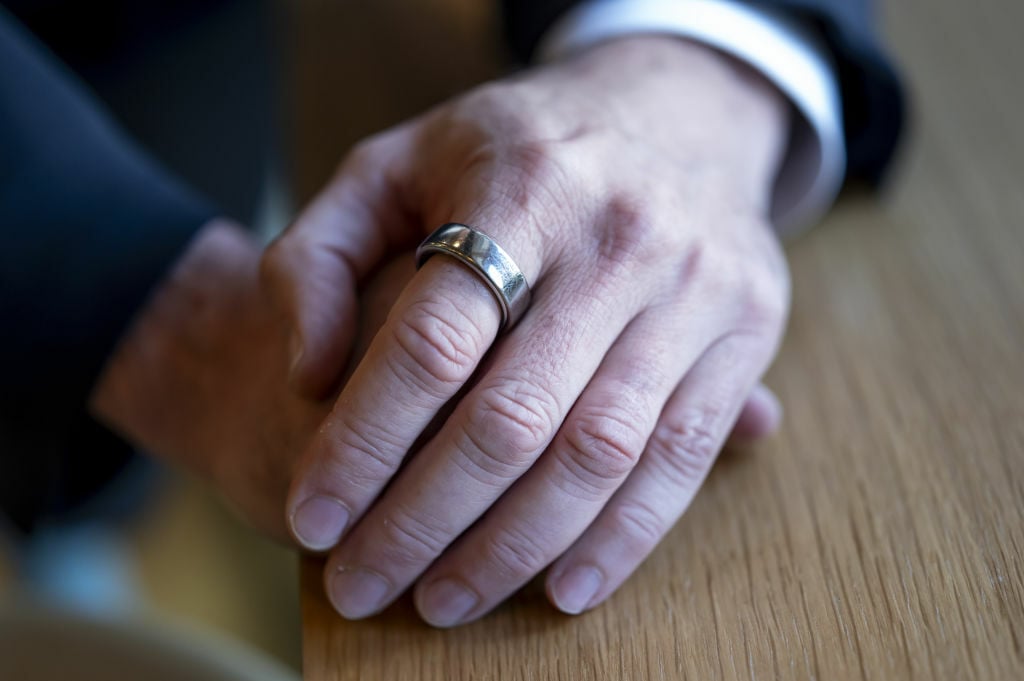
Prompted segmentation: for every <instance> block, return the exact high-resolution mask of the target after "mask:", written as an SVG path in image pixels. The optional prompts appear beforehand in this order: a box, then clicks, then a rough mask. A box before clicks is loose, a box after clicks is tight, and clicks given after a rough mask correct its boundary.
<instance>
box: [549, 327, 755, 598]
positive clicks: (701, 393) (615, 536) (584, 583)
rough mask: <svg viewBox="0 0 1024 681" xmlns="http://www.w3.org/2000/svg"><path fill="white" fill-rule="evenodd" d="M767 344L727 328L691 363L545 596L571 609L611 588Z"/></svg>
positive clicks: (697, 461) (557, 567) (660, 518)
mask: <svg viewBox="0 0 1024 681" xmlns="http://www.w3.org/2000/svg"><path fill="white" fill-rule="evenodd" d="M772 349H773V348H772V344H771V343H770V342H768V341H763V340H759V339H755V338H754V337H752V336H729V337H726V338H723V339H722V340H720V341H718V342H717V343H716V344H714V345H713V346H711V347H710V348H709V349H708V350H707V351H706V352H705V353H704V355H703V356H702V357H701V358H700V360H699V361H698V362H697V364H695V365H694V367H693V368H692V369H691V370H690V372H689V373H688V374H687V375H686V377H685V378H684V379H683V381H682V382H681V383H680V384H679V386H678V387H677V388H676V391H675V393H674V394H673V395H672V397H671V398H670V399H669V401H668V403H667V404H666V405H665V408H664V410H663V411H662V414H661V417H660V419H659V421H658V425H657V427H656V428H655V431H654V433H653V434H652V435H651V438H650V440H649V441H648V443H647V449H646V451H645V452H644V454H643V456H642V457H641V459H640V463H639V464H638V465H637V467H636V468H635V469H634V470H633V472H632V473H631V474H630V476H629V478H627V479H626V482H625V483H624V484H623V485H622V487H620V488H619V490H618V491H617V492H616V493H615V495H614V496H613V497H612V498H611V499H610V500H609V502H608V504H607V505H606V506H605V507H604V509H603V510H602V511H601V513H600V515H598V517H597V518H596V519H595V520H594V522H593V523H592V524H591V526H590V527H589V528H587V530H586V532H584V533H583V535H582V536H581V537H580V538H579V539H578V540H577V541H576V543H575V544H573V546H572V547H570V548H569V550H568V551H566V552H565V553H564V554H563V555H562V557H561V558H559V559H558V560H557V561H555V563H554V564H553V565H552V567H551V569H550V570H549V571H548V576H547V593H548V598H549V599H550V600H551V602H552V603H553V604H554V605H555V606H556V607H557V608H558V609H559V610H562V611H563V612H566V613H570V614H577V613H580V612H583V611H584V610H588V609H590V608H592V607H594V606H596V605H597V604H599V603H600V602H602V601H603V600H604V599H606V598H607V597H608V596H610V595H611V594H612V593H613V592H614V591H615V590H616V589H617V588H618V587H619V586H620V585H621V584H622V583H623V582H624V581H625V580H626V579H627V578H628V577H629V576H630V575H631V574H632V573H633V571H634V570H636V569H637V567H639V566H640V564H641V563H642V562H643V561H644V559H645V558H647V556H648V555H649V554H650V553H651V551H653V550H654V547H655V546H657V544H658V542H660V541H661V539H662V538H663V537H664V536H665V534H666V533H667V532H668V531H669V530H670V529H671V528H672V526H673V525H674V524H675V522H676V521H677V520H678V519H679V518H680V516H682V514H683V513H684V512H685V511H686V509H687V507H689V505H690V502H691V501H692V500H693V498H694V496H695V495H696V493H697V490H698V489H699V488H700V486H701V484H702V483H703V482H704V478H705V477H706V476H707V474H708V472H709V471H710V470H711V466H712V464H713V463H714V460H715V458H716V457H717V456H718V452H719V450H720V449H721V447H722V445H723V444H724V443H725V440H726V438H727V437H728V436H729V433H730V431H731V430H732V428H733V425H734V424H736V422H737V419H738V417H739V415H740V413H741V412H742V411H745V408H744V405H745V404H747V403H748V396H752V391H753V390H754V389H755V386H756V385H757V381H758V378H759V377H760V375H761V374H762V373H763V372H764V370H765V368H766V367H767V364H768V362H769V360H770V355H771V351H772ZM754 399H759V398H758V397H754ZM761 406H763V404H762V405H761ZM749 408H750V407H747V409H749ZM759 408H760V407H758V406H755V407H754V409H759Z"/></svg>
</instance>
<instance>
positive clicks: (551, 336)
mask: <svg viewBox="0 0 1024 681" xmlns="http://www.w3.org/2000/svg"><path fill="white" fill-rule="evenodd" d="M599 279H600V278H599ZM578 280H579V278H578V277H576V276H564V277H555V278H553V279H552V280H551V281H550V282H545V291H547V292H548V295H546V296H540V297H538V299H537V301H536V302H535V303H534V307H533V308H532V309H531V312H530V314H529V315H527V317H526V318H525V319H524V320H523V321H522V322H521V323H520V325H519V326H517V327H516V328H515V329H514V330H513V332H512V333H511V334H510V336H509V337H508V338H506V339H505V340H504V341H503V343H502V345H501V347H500V348H499V349H498V351H497V353H496V355H495V357H494V360H493V363H492V365H491V367H490V369H489V371H488V372H487V373H486V374H485V375H484V376H482V377H481V378H480V380H479V382H478V383H477V384H476V386H475V387H474V388H473V389H472V390H471V391H470V392H469V393H468V394H467V395H465V396H464V397H462V398H461V400H460V402H459V405H458V407H457V408H456V410H455V412H454V413H453V414H452V416H451V417H450V418H449V419H448V422H447V424H446V425H445V426H444V428H442V430H441V432H440V433H439V434H438V435H437V436H435V438H434V439H433V440H432V441H431V442H430V444H428V445H427V447H425V448H424V449H423V450H422V451H420V452H419V453H417V455H416V457H415V458H414V459H413V460H412V461H410V462H409V465H408V467H407V468H406V469H405V470H403V471H402V473H401V474H400V475H399V476H398V478H397V479H396V480H395V481H394V482H393V483H392V486H391V487H389V489H388V491H387V493H386V494H385V495H384V496H383V497H382V498H381V499H380V500H378V501H377V503H376V504H375V505H374V507H373V508H372V509H371V510H370V511H369V512H368V513H367V515H366V517H365V518H364V519H363V521H362V522H361V523H360V524H359V525H358V526H357V527H356V528H355V529H354V530H353V532H352V534H351V535H350V536H348V537H347V538H346V539H345V541H344V542H342V543H341V545H340V546H339V547H338V548H337V549H336V550H335V551H334V552H333V553H332V555H331V559H330V560H329V561H328V565H327V569H326V572H325V578H326V580H327V582H328V592H329V594H330V595H331V599H332V602H333V603H334V604H335V606H336V607H337V609H338V610H339V612H341V613H342V614H343V615H345V616H346V617H349V618H358V617H363V616H366V615H368V614H371V613H372V612H375V611H377V610H378V609H380V608H381V607H383V606H384V605H386V603H387V602H388V601H389V600H390V599H392V598H394V597H395V596H397V595H398V594H399V593H401V592H402V591H403V590H404V589H405V588H406V587H407V586H408V585H409V584H411V583H412V582H413V581H414V580H415V579H416V577H418V576H419V575H420V574H421V573H422V572H423V570H425V569H426V568H427V567H428V566H429V565H430V563H431V562H433V561H434V560H435V559H436V557H437V556H438V555H440V553H441V552H442V551H443V550H444V549H445V548H446V547H447V546H448V545H449V544H450V543H451V542H452V541H454V540H455V538H456V537H458V536H459V535H460V534H461V533H462V532H463V531H465V529H466V528H468V527H469V526H470V525H471V524H472V523H473V522H475V521H476V520H477V519H478V518H479V517H480V516H481V515H482V514H483V513H484V512H485V511H486V510H487V509H488V508H490V506H491V505H492V504H493V503H494V501H495V500H497V499H498V498H499V497H500V496H501V495H502V494H503V493H504V492H505V491H506V490H507V489H508V488H509V487H510V486H511V485H512V484H513V483H514V482H515V481H516V480H517V479H518V478H519V477H520V476H521V475H522V474H523V473H524V472H525V471H526V470H527V469H529V468H530V466H531V465H533V463H534V461H535V460H536V459H537V458H538V457H539V456H540V455H541V453H542V452H543V451H544V450H545V448H546V447H547V446H548V444H549V443H550V441H551V439H552V438H553V437H554V436H555V433H556V432H557V430H558V428H559V426H560V424H561V423H562V421H563V420H564V418H565V416H566V414H567V413H568V411H569V409H570V408H571V406H572V404H573V403H574V401H575V400H576V399H577V397H578V396H579V394H580V393H581V392H582V391H583V389H584V388H585V387H586V385H587V383H588V382H589V381H590V379H591V378H592V376H593V374H594V372H595V371H596V370H597V368H598V366H600V364H601V361H602V359H603V357H604V355H605V353H606V352H607V349H608V348H609V347H610V346H611V345H612V343H613V342H614V341H615V339H616V337H617V336H618V335H619V334H620V332H621V330H622V329H623V328H624V327H625V326H626V324H627V323H628V321H629V318H630V317H631V316H632V315H633V314H634V311H633V310H632V309H631V308H630V307H629V306H628V305H624V304H622V303H621V300H619V299H616V297H615V296H614V295H613V294H612V292H613V291H614V290H615V289H616V288H617V287H616V284H615V282H614V281H613V280H595V281H594V282H592V283H591V286H592V287H591V288H589V289H578V290H575V291H574V290H573V289H572V288H571V287H570V284H569V282H570V281H578ZM577 286H578V284H577ZM594 287H597V288H594ZM567 310H569V311H571V312H566V311H567ZM366 575H372V576H373V578H372V579H373V581H374V582H375V583H376V584H377V587H378V588H377V589H376V590H374V591H373V595H374V597H373V598H372V599H371V598H369V597H368V596H367V594H368V593H370V590H368V589H366V588H364V587H363V581H362V580H363V577H365V576H366Z"/></svg>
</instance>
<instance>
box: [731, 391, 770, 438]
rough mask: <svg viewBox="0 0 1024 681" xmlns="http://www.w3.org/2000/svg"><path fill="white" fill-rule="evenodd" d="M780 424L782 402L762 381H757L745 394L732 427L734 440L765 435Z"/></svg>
mask: <svg viewBox="0 0 1024 681" xmlns="http://www.w3.org/2000/svg"><path fill="white" fill-rule="evenodd" d="M781 424H782V404H780V403H779V398H777V397H776V396H775V393H773V392H772V391H771V389H770V388H769V387H768V386H766V385H765V384H764V383H758V384H757V385H756V386H754V389H753V390H751V391H750V395H748V396H747V403H746V404H745V405H743V409H742V410H741V411H740V415H739V418H737V419H736V424H735V425H734V426H733V427H732V435H730V436H729V437H730V438H732V439H734V440H741V441H749V440H756V439H758V438H762V437H767V436H768V435H771V434H772V433H774V432H775V431H777V430H778V429H779V425H781Z"/></svg>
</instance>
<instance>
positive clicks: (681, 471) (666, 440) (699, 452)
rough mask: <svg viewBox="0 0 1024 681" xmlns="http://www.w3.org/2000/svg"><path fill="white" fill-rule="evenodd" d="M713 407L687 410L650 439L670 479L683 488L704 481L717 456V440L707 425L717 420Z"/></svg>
mask: <svg viewBox="0 0 1024 681" xmlns="http://www.w3.org/2000/svg"><path fill="white" fill-rule="evenodd" d="M717 414H718V411H717V409H715V408H712V407H707V408H704V409H689V410H684V411H682V412H681V413H678V414H676V415H674V416H673V417H670V418H668V419H667V420H665V421H664V422H663V423H662V424H661V425H660V426H659V427H658V429H657V430H656V431H655V434H654V436H653V437H652V442H653V444H654V445H655V446H656V447H657V449H658V450H660V456H659V457H658V460H659V461H660V462H661V463H662V464H663V466H664V467H665V470H664V471H663V472H664V473H665V474H666V475H668V476H669V479H670V480H671V481H672V482H673V483H675V484H678V485H681V486H683V487H686V488H693V487H695V486H697V485H699V484H700V483H701V481H703V479H704V476H705V475H707V472H708V470H710V468H711V464H712V463H713V462H714V460H715V457H716V456H717V455H718V448H719V437H718V434H717V433H716V432H715V429H714V428H712V427H711V425H710V424H712V423H714V422H716V421H718V418H717Z"/></svg>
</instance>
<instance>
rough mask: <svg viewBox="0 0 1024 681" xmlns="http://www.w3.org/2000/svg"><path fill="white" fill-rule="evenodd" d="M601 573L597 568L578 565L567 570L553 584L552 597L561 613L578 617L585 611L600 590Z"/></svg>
mask: <svg viewBox="0 0 1024 681" xmlns="http://www.w3.org/2000/svg"><path fill="white" fill-rule="evenodd" d="M601 582H602V579H601V573H600V571H598V569H597V568H595V567H591V566H589V565H580V566H579V567H575V568H573V569H571V570H569V571H568V572H567V573H565V574H564V575H562V577H561V578H559V580H558V583H557V584H555V588H554V593H553V594H552V596H553V597H554V599H555V605H557V606H558V608H559V610H561V611H562V612H566V613H569V614H570V615H578V614H580V613H581V612H583V611H584V610H586V609H587V606H588V605H590V602H591V601H592V600H594V596H596V595H597V592H598V591H599V590H600V589H601Z"/></svg>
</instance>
